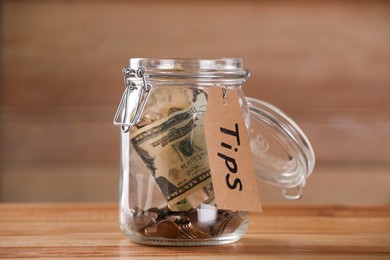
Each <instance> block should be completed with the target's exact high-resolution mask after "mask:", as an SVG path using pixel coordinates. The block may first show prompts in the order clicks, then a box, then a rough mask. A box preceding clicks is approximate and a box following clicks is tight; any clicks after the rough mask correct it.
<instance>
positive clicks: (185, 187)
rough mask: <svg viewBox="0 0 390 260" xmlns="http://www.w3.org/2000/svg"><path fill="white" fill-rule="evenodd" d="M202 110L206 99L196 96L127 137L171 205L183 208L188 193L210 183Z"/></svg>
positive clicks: (203, 112)
mask: <svg viewBox="0 0 390 260" xmlns="http://www.w3.org/2000/svg"><path fill="white" fill-rule="evenodd" d="M172 111H175V110H172ZM205 111H206V101H205V98H204V100H203V99H198V101H197V102H196V103H193V104H192V105H191V106H189V107H187V108H186V109H181V110H178V111H175V112H172V113H171V114H170V115H169V116H167V117H164V118H162V119H160V120H156V121H154V122H153V123H151V124H148V125H146V126H143V127H142V128H140V129H137V130H135V131H133V132H132V134H131V136H130V142H131V144H132V145H133V147H134V149H135V151H136V152H137V153H138V155H139V156H140V157H141V159H142V161H143V163H144V164H145V165H146V167H147V168H148V169H149V171H150V172H151V174H152V175H153V177H154V179H155V181H156V183H157V185H158V187H159V189H160V190H161V192H162V194H163V195H164V197H165V198H166V200H167V203H168V206H169V207H170V208H178V205H179V206H180V205H181V208H183V206H186V205H183V202H185V201H186V198H187V197H188V196H189V195H191V194H192V193H194V192H196V191H198V190H200V189H202V188H204V187H206V186H207V185H210V184H211V175H210V167H209V163H208V155H207V148H206V142H205V138H204V116H205ZM187 206H188V205H187ZM179 208H180V207H179ZM184 208H185V207H184Z"/></svg>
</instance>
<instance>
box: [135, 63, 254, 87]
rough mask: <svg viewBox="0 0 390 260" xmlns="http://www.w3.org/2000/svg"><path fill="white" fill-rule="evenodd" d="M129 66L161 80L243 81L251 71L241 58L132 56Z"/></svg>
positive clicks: (148, 77)
mask: <svg viewBox="0 0 390 260" xmlns="http://www.w3.org/2000/svg"><path fill="white" fill-rule="evenodd" d="M129 68H131V69H134V70H137V69H140V68H142V69H143V70H144V71H145V77H146V78H147V79H148V80H150V81H153V80H154V79H157V80H160V81H161V80H164V79H166V78H170V79H175V80H178V79H179V80H180V79H186V80H191V79H196V80H198V81H210V80H220V79H227V80H233V81H237V82H239V83H243V82H245V80H246V79H247V78H248V77H249V72H248V71H246V70H244V69H243V62H242V59H240V58H217V59H193V58H180V59H157V58H131V59H129Z"/></svg>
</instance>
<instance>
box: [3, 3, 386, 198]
mask: <svg viewBox="0 0 390 260" xmlns="http://www.w3.org/2000/svg"><path fill="white" fill-rule="evenodd" d="M130 57H158V58H169V57H174V58H175V57H193V58H218V57H241V58H243V60H244V65H245V68H248V69H250V71H251V74H252V76H251V78H250V80H249V81H248V82H247V83H246V84H245V86H244V91H245V93H246V95H247V96H252V97H255V98H260V99H262V100H265V101H267V102H270V103H272V104H274V105H276V106H278V107H279V108H281V109H282V110H283V111H285V112H286V113H287V114H288V115H290V116H291V117H292V118H293V119H294V120H295V121H296V122H297V123H298V124H299V125H300V126H301V128H302V129H303V130H304V131H305V133H306V134H307V136H308V137H309V139H310V140H311V142H312V144H313V146H314V149H315V151H316V156H317V166H316V168H315V170H314V173H313V175H312V176H311V177H310V178H309V179H308V183H307V188H306V190H305V194H304V198H303V199H302V200H300V201H298V202H293V203H311V204H313V203H327V204H389V203H390V172H389V171H390V2H388V1H253V0H243V1H235V0H229V1H216V0H207V1H206V0H198V1H174V0H167V1H120V0H114V1H88V0H81V1H61V0H53V1H43V0H32V1H11V0H3V1H1V56H0V59H1V90H0V91H1V92H0V96H1V97H0V123H1V125H0V149H1V150H0V202H65V201H67V202H78V201H89V202H100V201H117V200H118V186H119V183H118V180H119V133H118V131H119V129H118V128H117V127H115V126H114V125H113V124H112V119H113V116H114V113H115V111H116V108H117V105H118V103H119V99H120V97H121V95H122V91H123V78H122V74H121V69H122V68H123V67H124V66H126V65H127V61H128V58H130ZM261 196H262V202H264V203H287V202H286V201H285V200H284V199H283V197H282V195H281V192H280V190H279V189H277V188H274V187H270V186H269V185H267V184H262V185H261Z"/></svg>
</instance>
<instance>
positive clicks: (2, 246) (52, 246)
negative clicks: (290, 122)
mask: <svg viewBox="0 0 390 260" xmlns="http://www.w3.org/2000/svg"><path fill="white" fill-rule="evenodd" d="M263 211H264V212H263V213H261V214H257V213H256V214H251V215H250V226H249V229H248V232H247V234H246V235H245V236H244V237H243V238H242V239H241V240H240V241H238V242H236V243H233V244H228V245H223V246H206V247H155V246H143V245H138V244H134V243H132V242H130V241H129V240H128V239H127V238H125V237H124V236H123V235H122V234H121V232H120V231H119V228H118V221H117V215H118V213H117V212H118V207H117V206H116V204H0V258H27V259H30V258H45V259H47V258H52V259H59V258H61V259H63V258H68V259H72V258H77V257H80V258H81V257H82V258H87V259H88V258H91V259H96V258H98V259H117V258H131V259H133V258H148V259H149V258H182V257H183V258H186V259H204V258H206V259H209V258H213V259H215V258H217V259H218V258H219V259H237V258H238V257H240V258H242V259H259V258H262V257H263V258H266V259H280V258H286V257H287V258H288V259H373V258H375V259H390V206H372V207H342V206H291V205H289V206H284V205H264V206H263Z"/></svg>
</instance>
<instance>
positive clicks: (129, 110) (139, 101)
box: [113, 67, 153, 133]
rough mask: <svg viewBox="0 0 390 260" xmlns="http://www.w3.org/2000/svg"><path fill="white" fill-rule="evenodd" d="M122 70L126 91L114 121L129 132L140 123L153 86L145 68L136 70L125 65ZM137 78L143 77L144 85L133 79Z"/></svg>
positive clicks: (125, 131)
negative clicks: (139, 84)
mask: <svg viewBox="0 0 390 260" xmlns="http://www.w3.org/2000/svg"><path fill="white" fill-rule="evenodd" d="M122 72H123V76H124V77H123V80H124V85H125V91H124V92H123V95H122V98H121V101H120V102H119V106H118V109H117V111H116V113H115V117H114V121H113V122H114V125H116V126H120V127H121V128H122V131H123V132H124V133H127V132H128V131H129V130H130V128H131V127H132V126H133V125H135V124H138V123H139V121H140V119H141V115H142V113H143V111H144V109H145V106H146V102H147V100H148V98H149V95H150V92H151V90H152V88H153V86H152V85H151V84H150V83H147V82H146V79H145V70H144V69H143V68H139V69H137V70H134V69H131V68H127V67H125V68H123V70H122ZM137 78H141V79H142V82H143V85H142V86H137V84H136V83H135V82H134V81H133V79H137Z"/></svg>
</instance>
